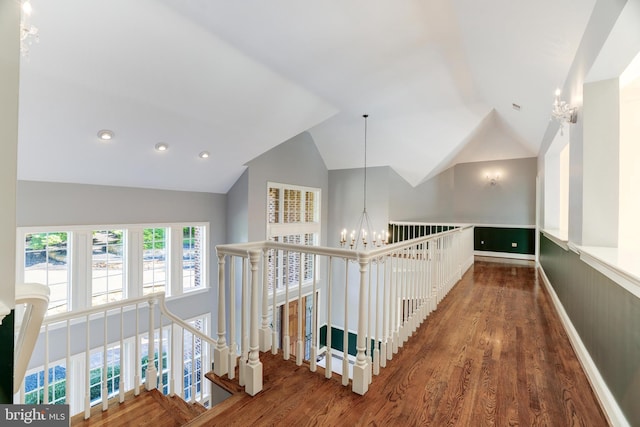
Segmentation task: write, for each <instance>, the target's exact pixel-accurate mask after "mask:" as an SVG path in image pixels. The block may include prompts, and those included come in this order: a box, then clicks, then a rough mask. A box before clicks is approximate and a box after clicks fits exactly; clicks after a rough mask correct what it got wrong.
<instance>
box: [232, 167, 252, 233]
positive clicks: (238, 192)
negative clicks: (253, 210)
mask: <svg viewBox="0 0 640 427" xmlns="http://www.w3.org/2000/svg"><path fill="white" fill-rule="evenodd" d="M248 239H249V170H248V169H247V170H245V171H244V173H243V174H242V175H241V176H240V178H238V180H237V181H236V182H235V184H233V187H231V189H230V190H229V192H228V193H227V242H233V243H240V242H247V241H248Z"/></svg>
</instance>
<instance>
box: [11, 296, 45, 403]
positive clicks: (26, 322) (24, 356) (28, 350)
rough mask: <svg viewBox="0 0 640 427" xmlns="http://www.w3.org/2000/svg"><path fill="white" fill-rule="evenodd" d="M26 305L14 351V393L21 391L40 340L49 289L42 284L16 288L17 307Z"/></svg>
mask: <svg viewBox="0 0 640 427" xmlns="http://www.w3.org/2000/svg"><path fill="white" fill-rule="evenodd" d="M18 304H26V305H27V307H26V309H25V311H24V317H23V318H22V324H21V325H20V332H19V333H18V338H17V340H16V344H15V350H14V355H15V357H14V360H15V361H14V370H13V372H14V374H13V375H14V380H13V392H14V393H17V392H18V390H20V384H22V380H23V379H24V374H25V372H27V365H28V364H29V360H31V354H32V353H33V348H34V347H35V345H36V341H37V340H38V335H39V333H40V328H41V326H42V321H43V319H44V316H45V314H46V313H47V308H48V307H49V287H48V286H46V285H43V284H40V283H23V284H20V285H17V286H16V305H18Z"/></svg>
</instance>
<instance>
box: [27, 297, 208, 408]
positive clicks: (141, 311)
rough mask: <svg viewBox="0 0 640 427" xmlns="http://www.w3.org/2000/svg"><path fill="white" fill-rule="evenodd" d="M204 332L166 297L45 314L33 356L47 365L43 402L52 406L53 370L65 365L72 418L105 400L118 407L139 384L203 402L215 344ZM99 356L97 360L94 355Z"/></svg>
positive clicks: (144, 298) (137, 392) (206, 396)
mask: <svg viewBox="0 0 640 427" xmlns="http://www.w3.org/2000/svg"><path fill="white" fill-rule="evenodd" d="M45 310H46V309H45ZM25 320H26V319H25ZM205 332H206V331H201V330H198V329H196V328H195V327H194V326H192V325H190V324H189V323H188V322H185V321H184V320H182V319H180V318H179V317H177V316H175V315H174V314H172V313H171V312H170V311H169V310H168V309H167V306H166V304H165V295H164V293H163V292H159V293H154V294H149V295H145V296H143V297H138V298H130V299H127V300H123V301H117V302H112V303H108V304H104V305H100V306H96V307H92V308H89V309H86V310H81V311H75V312H69V313H62V314H57V315H53V316H49V317H47V318H45V319H44V321H43V322H42V328H41V330H40V333H39V335H40V341H41V342H40V345H41V346H42V347H43V348H39V349H38V350H42V351H37V352H36V353H37V354H36V353H34V357H36V358H40V357H41V355H42V360H41V362H42V363H41V364H40V366H43V367H44V375H43V377H44V393H43V399H42V402H41V403H44V404H48V403H54V402H50V395H51V394H52V393H53V396H54V398H55V393H56V391H53V388H52V387H50V384H49V379H50V377H51V376H52V373H51V371H50V368H53V367H56V366H57V365H62V364H64V367H65V368H64V369H65V376H64V403H67V404H69V405H70V406H71V414H72V415H73V414H75V413H80V412H84V418H85V419H87V418H89V417H90V414H91V407H92V406H94V405H95V404H97V403H101V405H102V409H103V410H106V409H107V408H108V403H109V399H110V398H113V397H116V396H117V397H118V400H119V402H123V401H124V398H125V393H127V392H129V391H133V393H134V394H135V395H138V394H139V393H140V387H143V386H144V387H145V388H146V389H147V390H151V389H155V388H158V389H159V390H160V391H162V392H163V393H164V394H169V395H172V396H173V395H179V396H180V397H182V398H184V399H185V400H187V401H190V402H196V401H198V402H200V403H204V400H205V399H206V398H208V392H207V389H206V387H205V383H204V382H203V381H202V380H203V379H204V374H205V372H206V371H205V369H207V366H208V364H209V357H210V354H211V349H212V348H213V347H215V346H216V341H215V340H214V339H212V338H211V337H209V336H208V335H207V334H206V333H205ZM52 341H55V343H56V344H57V345H55V346H52V345H51V342H52ZM61 343H65V344H66V345H60V344H61ZM145 344H146V346H147V349H146V350H145V349H144V346H145ZM156 344H157V345H158V348H156ZM61 349H64V350H61ZM61 351H62V354H61V353H60V352H61ZM52 352H56V354H51V353H52ZM99 353H101V354H102V355H101V358H100V359H101V360H100V361H98V362H97V363H96V361H95V360H93V358H92V356H95V355H96V354H99ZM144 356H146V360H144ZM110 361H112V362H113V363H110ZM27 362H28V359H27V360H26V361H25V363H27ZM92 363H93V364H94V365H95V366H92ZM145 365H146V366H145ZM97 372H99V373H100V375H96V373H97ZM92 374H93V375H92ZM22 381H23V378H22V377H20V380H19V383H22ZM72 385H73V386H72ZM98 388H99V392H97V393H96V391H97V390H98ZM20 389H21V391H20V394H19V399H18V403H24V402H25V394H24V386H21V387H20ZM96 395H97V396H96Z"/></svg>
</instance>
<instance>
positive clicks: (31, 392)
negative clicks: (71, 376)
mask: <svg viewBox="0 0 640 427" xmlns="http://www.w3.org/2000/svg"><path fill="white" fill-rule="evenodd" d="M66 376H67V370H66V368H65V366H64V364H60V365H55V366H54V367H52V368H49V378H48V381H49V386H48V389H49V396H48V402H49V403H50V404H63V403H65V396H66V389H65V387H66ZM24 403H26V404H31V405H41V404H44V369H42V370H40V371H37V372H34V373H32V374H28V375H26V376H25V378H24Z"/></svg>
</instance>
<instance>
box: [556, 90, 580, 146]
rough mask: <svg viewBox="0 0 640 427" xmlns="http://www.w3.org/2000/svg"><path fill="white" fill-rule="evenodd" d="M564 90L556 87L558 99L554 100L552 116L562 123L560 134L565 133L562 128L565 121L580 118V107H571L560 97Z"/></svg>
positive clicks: (569, 121)
mask: <svg viewBox="0 0 640 427" xmlns="http://www.w3.org/2000/svg"><path fill="white" fill-rule="evenodd" d="M561 93H562V91H561V90H560V89H556V93H555V95H556V99H555V101H554V102H553V110H551V117H552V118H553V119H555V120H557V121H558V123H560V135H563V132H562V129H563V128H564V124H565V123H575V122H576V121H577V120H578V109H577V108H576V107H571V106H570V105H569V104H567V103H566V102H565V101H562V100H561V99H560V94H561Z"/></svg>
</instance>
